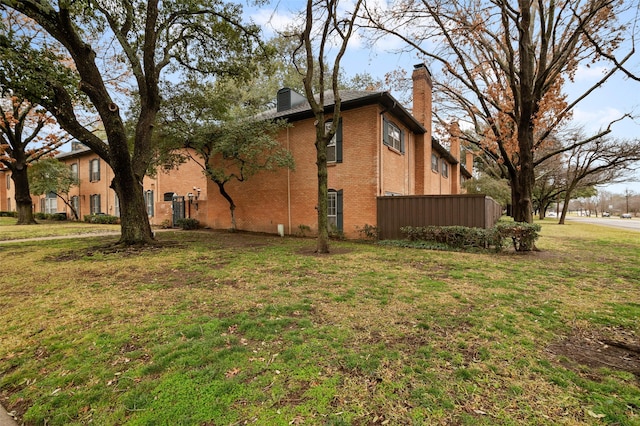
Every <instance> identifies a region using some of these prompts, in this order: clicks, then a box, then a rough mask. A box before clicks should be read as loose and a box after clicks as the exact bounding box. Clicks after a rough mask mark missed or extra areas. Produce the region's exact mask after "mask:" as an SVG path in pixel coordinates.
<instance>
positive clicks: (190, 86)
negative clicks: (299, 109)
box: [159, 78, 294, 231]
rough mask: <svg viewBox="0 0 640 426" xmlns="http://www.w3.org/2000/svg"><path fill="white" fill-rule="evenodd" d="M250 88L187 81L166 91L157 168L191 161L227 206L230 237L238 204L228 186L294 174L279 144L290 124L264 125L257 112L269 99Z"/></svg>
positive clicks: (229, 82) (229, 81)
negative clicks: (280, 172) (269, 174)
mask: <svg viewBox="0 0 640 426" xmlns="http://www.w3.org/2000/svg"><path fill="white" fill-rule="evenodd" d="M250 87H251V89H249V88H248V87H247V86H244V85H242V84H238V82H237V81H235V80H234V79H224V78H222V79H218V80H217V81H216V82H215V83H206V82H201V81H196V80H189V81H187V82H185V83H183V84H181V85H180V86H175V87H172V88H171V89H170V90H167V92H168V93H167V95H166V99H167V102H165V104H164V107H163V110H162V111H161V116H162V120H161V124H162V126H161V130H160V136H161V139H162V140H163V142H162V143H163V148H162V149H161V150H160V151H159V153H160V156H159V162H160V163H165V164H168V165H177V164H179V163H180V162H182V161H184V160H183V159H184V158H185V157H187V158H189V159H190V160H192V161H194V162H195V163H197V164H198V165H199V166H200V167H201V168H202V171H203V173H204V174H205V175H206V176H207V178H209V179H210V180H211V181H212V182H213V183H215V184H216V185H217V186H218V190H219V191H220V195H222V197H224V199H225V200H227V202H228V203H229V212H230V215H231V230H232V231H235V230H236V229H237V226H236V218H235V209H236V204H235V202H234V198H233V194H231V193H230V191H229V190H228V186H227V184H228V183H229V182H232V181H237V182H246V181H248V180H249V179H250V178H251V177H252V176H254V175H256V174H257V173H260V172H263V171H274V170H277V169H280V168H289V169H293V168H294V162H293V157H292V155H291V153H290V152H289V151H288V150H287V149H285V148H284V147H283V146H282V145H281V144H280V143H279V142H278V140H277V136H278V133H279V131H280V130H281V129H283V128H285V127H286V126H287V124H286V123H285V122H283V121H281V120H279V121H272V120H263V119H261V118H260V115H259V113H258V111H259V110H258V109H257V108H256V106H257V105H260V104H261V103H264V101H265V99H264V98H262V95H261V93H262V91H260V90H257V91H254V90H252V89H253V88H254V87H255V86H250Z"/></svg>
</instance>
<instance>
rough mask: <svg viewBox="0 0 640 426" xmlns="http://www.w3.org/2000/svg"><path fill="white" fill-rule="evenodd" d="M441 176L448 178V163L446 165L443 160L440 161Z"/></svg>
mask: <svg viewBox="0 0 640 426" xmlns="http://www.w3.org/2000/svg"><path fill="white" fill-rule="evenodd" d="M442 176H443V177H445V178H448V177H449V163H447V162H446V161H445V160H444V158H443V159H442Z"/></svg>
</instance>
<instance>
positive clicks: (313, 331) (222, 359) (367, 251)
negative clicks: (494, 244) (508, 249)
mask: <svg viewBox="0 0 640 426" xmlns="http://www.w3.org/2000/svg"><path fill="white" fill-rule="evenodd" d="M68 225H69V224H63V225H61V226H68ZM58 226H60V225H59V224H56V225H55V226H51V227H47V228H51V231H52V232H53V230H55V228H56V227H58ZM5 228H11V226H0V233H1V234H2V235H4V229H5ZM43 228H44V227H43ZM25 232H29V233H31V232H32V231H25ZM43 232H45V231H43ZM13 235H14V236H15V235H17V234H13ZM2 238H5V237H2ZM15 238H17V237H15ZM116 239H117V237H115V236H113V237H100V238H97V237H89V238H81V239H80V238H78V239H69V240H52V241H35V242H25V243H20V244H13V245H0V253H1V254H2V259H3V260H4V274H3V276H2V281H1V282H2V284H0V324H2V327H0V402H1V403H2V404H3V405H4V406H5V407H6V408H7V409H8V410H9V411H15V412H16V413H17V414H18V415H19V417H20V419H21V421H24V422H25V423H26V424H33V425H43V424H46V425H80V424H86V423H90V422H92V423H93V424H96V425H121V424H126V425H234V424H237V425H240V424H259V425H290V424H326V425H369V424H389V425H398V424H416V425H418V424H459V425H520V424H532V425H545V424H547V425H556V424H566V425H580V424H593V425H600V424H610V425H614V424H615V425H638V424H640V387H639V386H640V353H638V352H636V351H635V349H637V347H638V346H640V342H639V340H640V338H639V337H638V336H640V321H639V320H638V318H639V317H640V262H639V259H640V234H639V233H632V232H629V231H618V230H615V229H610V228H603V227H596V226H593V225H583V224H577V223H571V224H568V225H564V226H560V225H556V224H555V223H553V222H544V223H543V228H542V237H541V239H540V240H539V242H538V247H539V248H540V249H541V251H540V252H535V253H531V254H529V255H516V254H501V255H496V254H477V253H474V254H471V253H457V252H439V251H425V250H419V249H407V248H396V247H388V246H377V245H373V244H364V243H355V242H334V243H333V244H332V254H330V255H321V256H318V255H315V254H314V253H313V248H314V246H315V242H314V241H313V240H308V239H299V238H279V237H272V236H263V235H248V234H242V233H239V234H228V233H223V232H210V231H193V232H187V231H176V232H172V231H169V232H163V233H160V234H158V240H159V245H158V246H157V247H153V248H149V249H145V250H142V251H140V250H133V249H132V250H105V249H104V248H105V245H106V244H108V243H109V242H115V241H116ZM607 342H608V343H607ZM605 343H606V344H605ZM625 345H626V349H625Z"/></svg>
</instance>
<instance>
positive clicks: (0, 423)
mask: <svg viewBox="0 0 640 426" xmlns="http://www.w3.org/2000/svg"><path fill="white" fill-rule="evenodd" d="M0 426H18V423H17V422H16V421H15V420H14V419H13V417H11V416H10V415H8V414H7V411H6V410H5V409H4V407H3V406H2V405H0Z"/></svg>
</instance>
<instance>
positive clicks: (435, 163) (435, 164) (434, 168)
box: [431, 154, 440, 173]
mask: <svg viewBox="0 0 640 426" xmlns="http://www.w3.org/2000/svg"><path fill="white" fill-rule="evenodd" d="M439 163H440V159H439V158H438V156H437V155H436V154H431V171H434V172H436V173H438V172H439V170H438V164H439Z"/></svg>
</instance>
